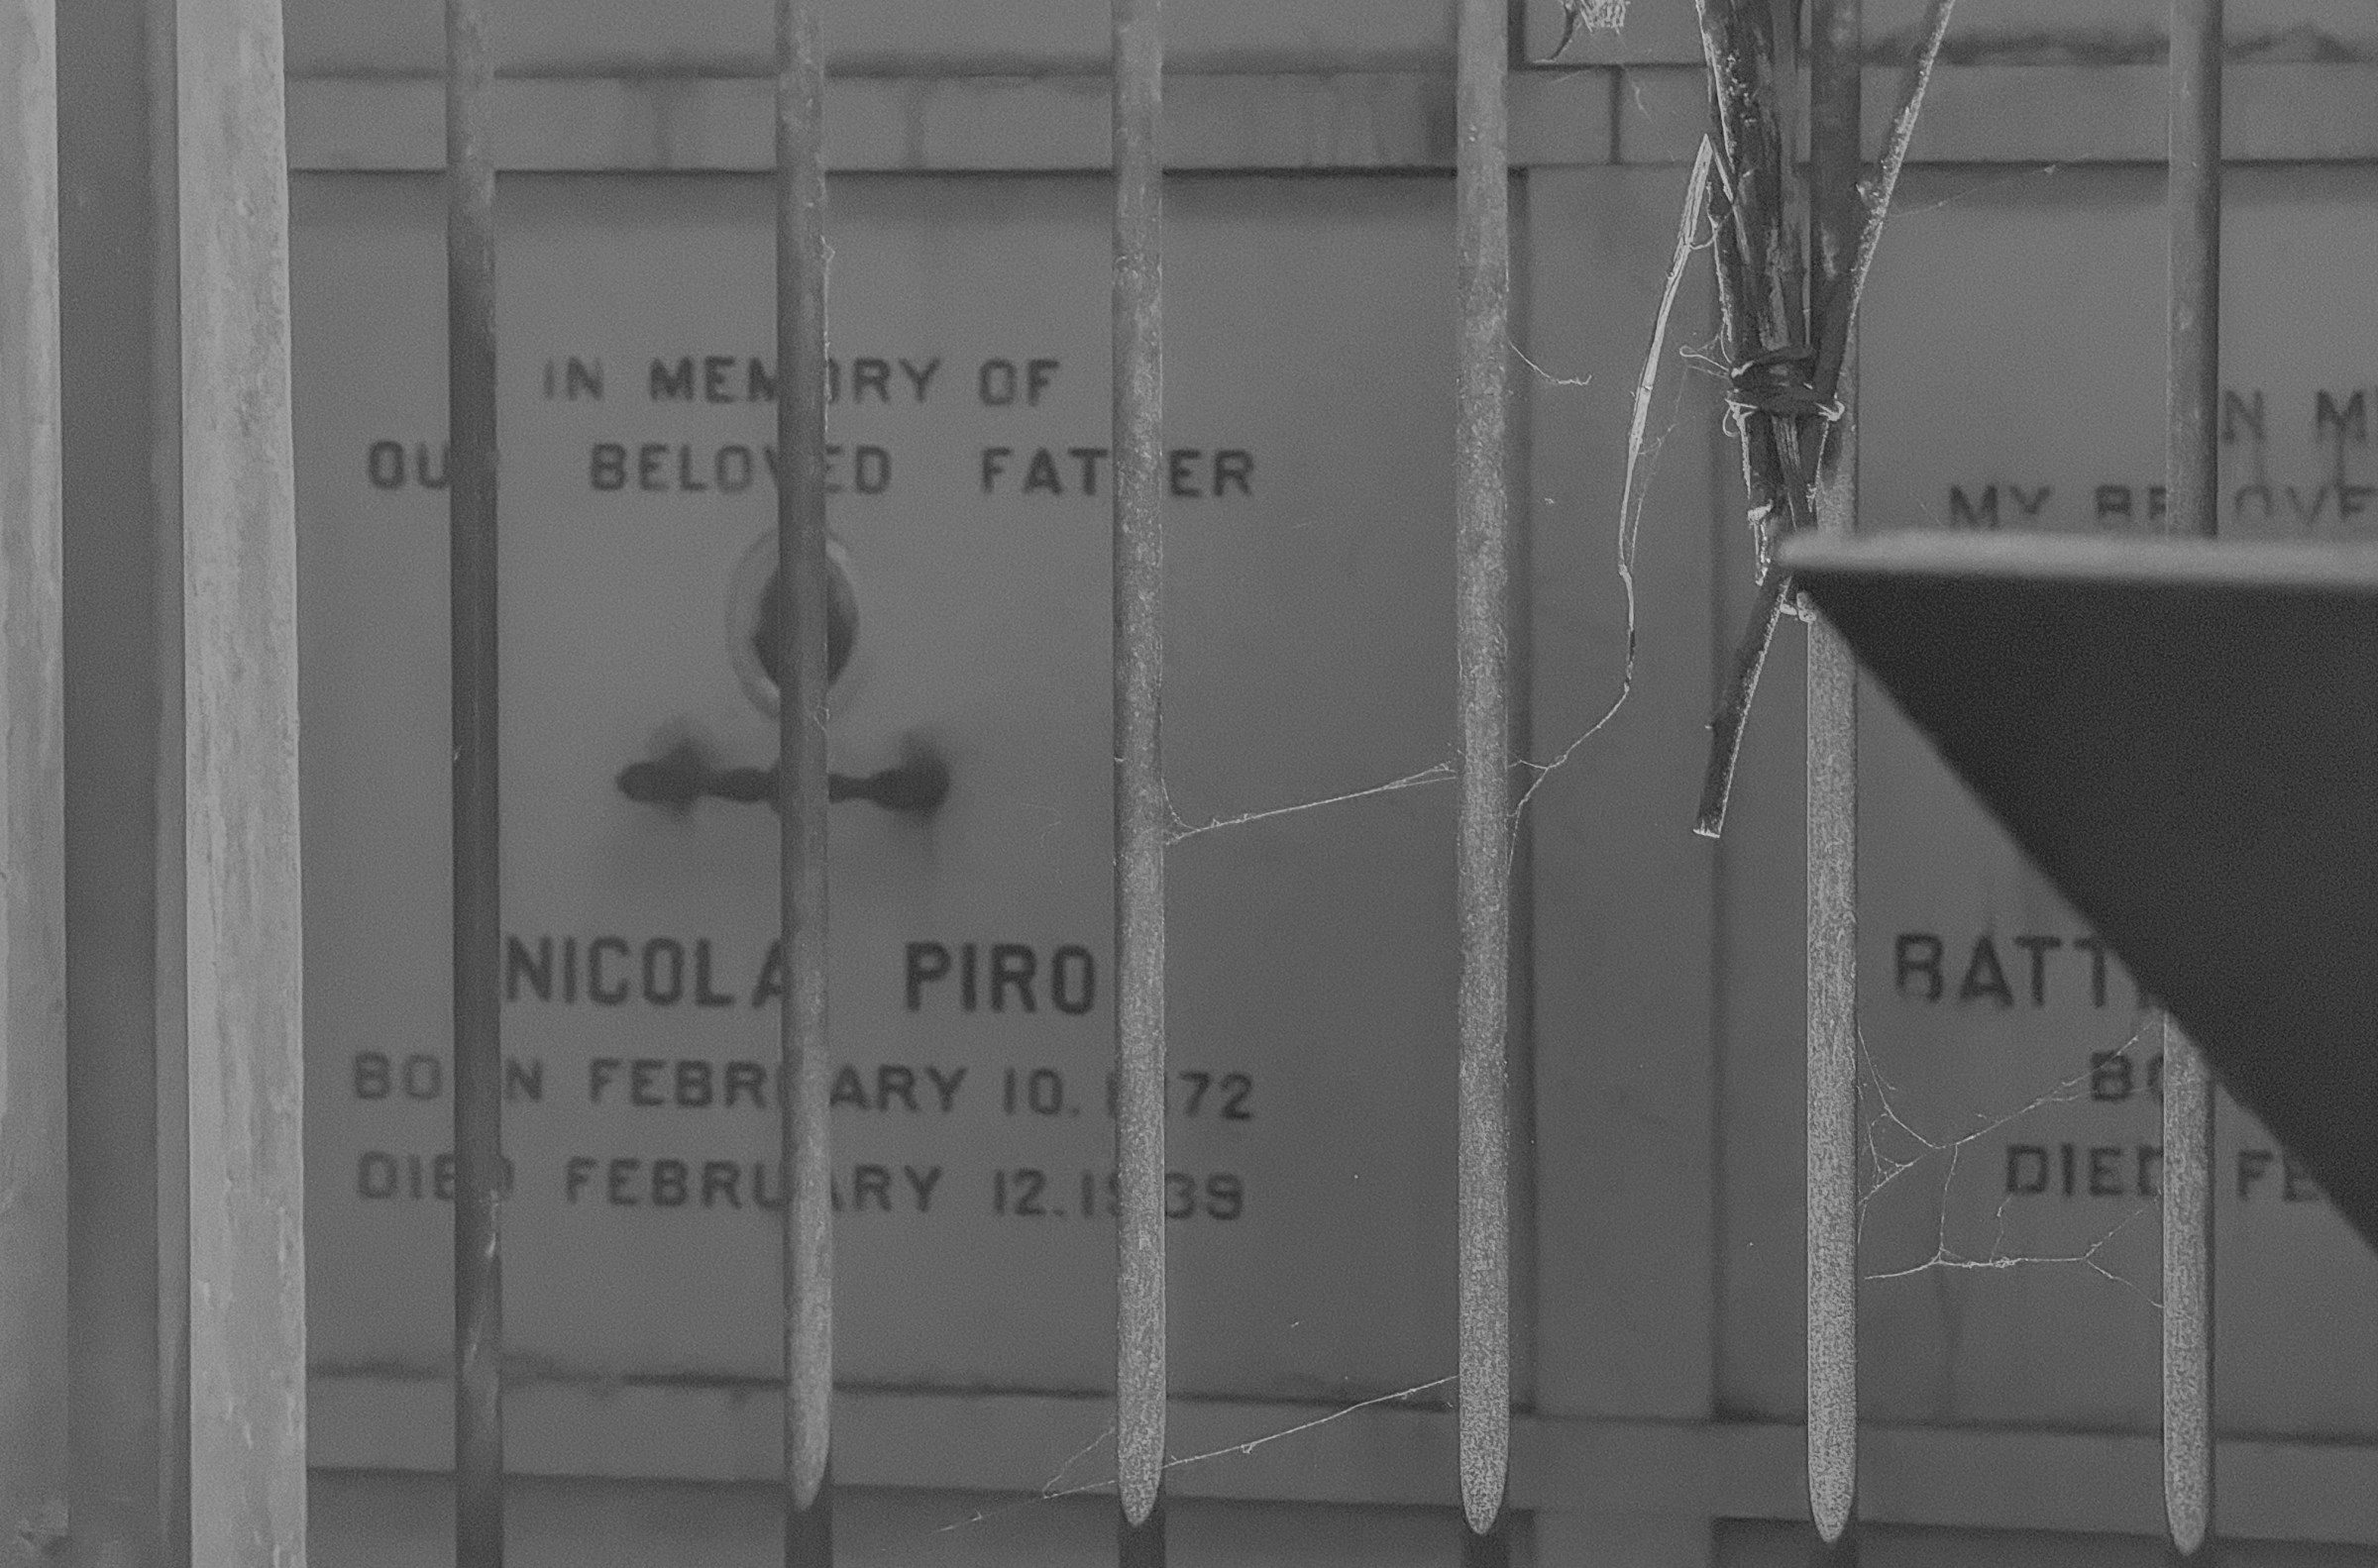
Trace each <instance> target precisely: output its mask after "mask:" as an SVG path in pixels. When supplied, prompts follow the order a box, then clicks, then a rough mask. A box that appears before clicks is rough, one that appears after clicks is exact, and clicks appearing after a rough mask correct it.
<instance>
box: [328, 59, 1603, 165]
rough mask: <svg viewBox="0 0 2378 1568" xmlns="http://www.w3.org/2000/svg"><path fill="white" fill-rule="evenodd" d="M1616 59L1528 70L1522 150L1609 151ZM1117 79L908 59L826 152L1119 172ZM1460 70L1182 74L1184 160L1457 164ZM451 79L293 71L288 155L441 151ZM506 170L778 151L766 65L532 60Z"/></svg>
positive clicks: (510, 99) (508, 105)
mask: <svg viewBox="0 0 2378 1568" xmlns="http://www.w3.org/2000/svg"><path fill="white" fill-rule="evenodd" d="M1611 88H1612V80H1611V78H1610V77H1609V75H1608V74H1606V73H1605V74H1601V75H1581V76H1574V77H1560V78H1554V77H1549V76H1548V77H1515V78H1513V80H1512V86H1511V147H1512V158H1513V161H1514V162H1515V163H1517V164H1520V165H1523V166H1526V165H1537V164H1541V165H1554V164H1571V163H1575V164H1592V163H1604V162H1607V161H1609V155H1610V92H1611ZM1109 92H1110V87H1109V81H1108V77H1107V76H1106V74H1105V73H1104V72H1101V73H1099V74H1097V75H1072V76H1032V77H1022V76H1016V77H1008V76H957V77H935V76H908V77H901V76H892V77H862V78H856V79H835V80H831V81H828V82H827V84H826V99H825V157H826V164H827V167H828V168H830V169H832V170H834V171H836V172H869V171H913V170H924V169H947V170H951V171H976V172H981V171H992V170H999V171H1006V170H1021V171H1059V170H1063V171H1072V172H1078V173H1099V174H1103V173H1105V172H1106V171H1107V169H1108V167H1109V165H1110V162H1111V160H1112V149H1111V146H1110V127H1109V118H1110V108H1109V103H1108V98H1109ZM1452 94H1453V78H1452V77H1451V76H1448V75H1442V74H1431V73H1425V72H1412V71H1346V72H1329V73H1303V74H1284V75H1253V74H1248V75H1221V76H1173V77H1169V78H1168V79H1167V80H1166V82H1165V85H1164V161H1165V166H1166V167H1167V168H1171V169H1262V170H1280V171H1294V170H1305V169H1451V168H1452V167H1453V164H1454V143H1453V137H1452V134H1451V123H1450V116H1449V115H1448V113H1447V107H1448V105H1449V103H1450V100H1451V97H1452ZM437 102H438V100H437V87H436V83H435V82H433V81H428V80H424V79H420V78H413V77H386V76H381V77H345V76H325V77H299V78H296V79H294V80H292V81H291V82H290V84H289V115H290V120H289V125H290V144H289V147H290V163H291V166H292V167H295V168H301V169H322V170H333V169H356V170H389V171H393V170H403V169H413V170H421V171H430V170H434V169H436V168H439V167H441V166H442V156H443V155H442V152H441V148H442V143H441V142H440V139H439V131H438V113H439V111H438V106H437ZM495 116H496V137H495V143H496V151H497V157H498V159H499V161H500V162H501V164H502V166H503V167H504V168H506V169H524V170H554V171H566V170H607V169H643V170H654V171H663V170H681V169H682V170H743V171H749V172H753V173H762V172H765V171H767V170H769V169H771V168H773V167H775V144H774V140H773V133H772V129H771V128H772V126H773V124H774V118H775V110H774V106H773V103H772V101H771V84H770V82H768V81H767V80H765V79H744V78H717V77H703V78H667V77H659V78H655V77H638V78H621V77H529V78H522V79H516V80H515V79H506V80H503V81H500V82H498V83H497V84H496V89H495Z"/></svg>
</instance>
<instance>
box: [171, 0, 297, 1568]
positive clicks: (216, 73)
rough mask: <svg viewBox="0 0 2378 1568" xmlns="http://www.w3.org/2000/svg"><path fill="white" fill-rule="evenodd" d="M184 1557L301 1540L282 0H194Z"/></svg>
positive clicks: (270, 1549) (185, 320) (189, 136)
mask: <svg viewBox="0 0 2378 1568" xmlns="http://www.w3.org/2000/svg"><path fill="white" fill-rule="evenodd" d="M180 5H181V12H180V27H179V30H178V38H179V50H178V52H179V74H180V102H181V104H182V107H183V109H184V111H185V113H184V114H183V115H182V116H181V123H180V134H179V142H180V155H181V156H180V178H181V182H182V185H183V199H182V203H181V211H182V218H183V221H182V224H181V261H182V268H183V273H184V277H185V279H186V285H187V286H186V288H185V290H184V300H183V305H182V345H183V353H184V355H185V357H186V361H187V373H186V374H185V375H184V376H183V378H182V380H183V388H182V409H183V420H184V424H185V437H186V439H185V441H184V443H183V465H182V474H183V478H182V483H183V491H184V505H183V525H184V526H183V535H182V572H181V575H180V577H181V582H182V593H183V597H184V605H185V608H184V613H183V628H184V645H183V646H184V659H185V661H186V679H185V684H184V687H183V692H182V697H183V701H184V703H185V707H186V719H185V748H186V749H185V754H184V756H185V761H184V776H185V779H186V784H187V793H186V800H185V802H184V804H183V810H184V811H185V813H186V815H185V818H184V820H185V833H184V844H185V856H186V859H185V861H184V865H185V869H186V876H185V882H186V889H187V903H186V932H187V943H188V947H187V952H188V966H187V978H186V993H185V994H186V997H187V1004H188V1045H189V1057H188V1100H187V1105H188V1112H187V1113H188V1125H189V1166H188V1169H189V1171H190V1174H191V1180H190V1184H189V1193H190V1207H189V1225H190V1250H189V1270H190V1281H191V1299H190V1312H189V1324H190V1326H189V1334H190V1353H189V1358H188V1359H189V1369H190V1372H189V1375H190V1395H191V1397H190V1426H191V1433H190V1448H189V1452H190V1465H191V1485H190V1488H189V1518H188V1523H187V1528H188V1531H189V1540H190V1560H191V1561H192V1562H194V1563H292V1564H293V1563H297V1562H301V1561H302V1560H303V1558H304V1554H305V1479H306V1478H305V1238H304V1153H305V1136H304V1114H303V1104H302V1101H303V1087H304V1079H305V1061H304V1053H303V1051H302V1049H301V1044H300V1038H301V1029H300V967H301V966H300V955H299V932H300V910H299V874H298V832H297V533H296V514H297V496H296V479H295V456H294V452H293V450H292V443H291V435H290V425H289V408H290V402H289V396H290V394H289V267H288V160H287V155H286V138H285V135H284V131H283V125H284V116H283V105H282V85H281V31H280V0H180Z"/></svg>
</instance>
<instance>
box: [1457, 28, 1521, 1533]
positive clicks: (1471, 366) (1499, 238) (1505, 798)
mask: <svg viewBox="0 0 2378 1568" xmlns="http://www.w3.org/2000/svg"><path fill="white" fill-rule="evenodd" d="M1508 28H1509V13H1508V9H1507V8H1506V7H1505V6H1504V5H1503V3H1502V0H1462V5H1461V13H1460V22H1459V38H1458V49H1459V61H1458V67H1457V72H1456V81H1455V97H1456V105H1455V120H1456V124H1457V140H1456V144H1455V173H1454V192H1455V195H1454V201H1455V226H1456V232H1455V252H1454V266H1455V274H1456V285H1455V286H1456V292H1457V298H1458V302H1459V309H1460V324H1459V338H1458V342H1459V362H1458V365H1457V368H1456V376H1457V383H1456V396H1457V400H1458V410H1457V413H1456V427H1455V446H1454V465H1455V467H1454V485H1455V490H1454V517H1455V521H1454V533H1455V557H1456V562H1457V572H1456V587H1455V593H1456V600H1455V617H1456V618H1455V627H1456V630H1455V636H1456V642H1457V652H1456V659H1457V676H1458V682H1459V684H1458V688H1457V689H1458V694H1457V701H1458V702H1459V726H1460V730H1459V753H1460V759H1461V799H1460V806H1459V841H1458V846H1457V860H1456V873H1455V875H1456V883H1457V888H1456V900H1457V907H1458V918H1459V932H1460V947H1461V978H1460V989H1459V994H1458V997H1457V1003H1456V1010H1457V1020H1456V1021H1457V1026H1458V1030H1459V1052H1460V1063H1459V1090H1458V1109H1459V1145H1458V1165H1459V1181H1458V1190H1457V1196H1456V1202H1457V1205H1458V1214H1459V1281H1460V1284H1459V1294H1460V1301H1459V1325H1460V1340H1461V1342H1460V1353H1459V1361H1458V1363H1457V1365H1458V1367H1459V1372H1460V1382H1459V1390H1460V1395H1459V1441H1460V1472H1461V1473H1460V1483H1461V1512H1462V1516H1463V1517H1464V1518H1465V1519H1466V1520H1467V1521H1468V1524H1469V1527H1470V1529H1471V1531H1473V1532H1474V1533H1476V1534H1480V1535H1483V1534H1485V1533H1486V1532H1487V1531H1489V1530H1491V1529H1493V1528H1494V1526H1495V1522H1496V1519H1497V1518H1498V1517H1499V1516H1500V1515H1501V1513H1502V1507H1503V1496H1504V1493H1505V1491H1506V1489H1507V1487H1508V1478H1509V1469H1510V1449H1511V1211H1510V1204H1511V1190H1510V1148H1511V1127H1510V1103H1509V1092H1510V1091H1509V1079H1510V1057H1509V1049H1510V1039H1509V1027H1508V1025H1509V1009H1510V985H1511V958H1510V954H1511V858H1510V857H1511V804H1512V802H1511V672H1510V629H1509V615H1510V591H1511V509H1510V494H1509V478H1510V476H1509V468H1508V464H1509V455H1508V453H1509V413H1510V408H1509V404H1510V374H1509V370H1510V357H1511V207H1510V188H1511V186H1510V163H1509V137H1508V129H1509V127H1508V116H1507V113H1506V107H1505V103H1504V97H1503V78H1504V74H1505V71H1506V68H1507V66H1508V63H1509V59H1510V43H1509V38H1508Z"/></svg>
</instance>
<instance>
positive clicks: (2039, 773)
mask: <svg viewBox="0 0 2378 1568" xmlns="http://www.w3.org/2000/svg"><path fill="white" fill-rule="evenodd" d="M1792 559H1793V561H1794V571H1795V572H1798V573H1800V574H1801V577H1800V580H1801V581H1802V582H1803V583H1804V584H1805V586H1806V588H1807V590H1808V591H1809V592H1810V593H1811V594H1812V595H1813V596H1814V597H1815V599H1816V601H1817V603H1818V605H1819V607H1820V608H1822V609H1823V610H1824V612H1825V613H1826V615H1827V616H1828V618H1830V619H1831V620H1833V621H1834V623H1835V624H1836V625H1838V626H1840V627H1841V628H1842V630H1843V632H1844V633H1845V634H1846V635H1847V636H1848V637H1849V639H1850V642H1851V644H1852V646H1853V647H1855V648H1856V649H1857V650H1858V652H1859V656H1860V658H1861V659H1862V660H1863V661H1864V662H1865V664H1866V665H1867V667H1868V668H1869V669H1871V670H1873V671H1874V672H1875V674H1876V676H1877V677H1878V679H1881V680H1883V682H1884V683H1885V684H1886V685H1887V686H1888V687H1889V688H1890V689H1891V691H1892V695H1893V696H1894V698H1896V699H1897V701H1898V703H1899V705H1900V706H1901V707H1902V708H1903V709H1904V710H1905V711H1906V712H1907V713H1908V715H1909V716H1910V717H1911V718H1912V719H1913V720H1914V721H1915V722H1916V724H1917V725H1919V726H1920V727H1921V728H1922V729H1923V730H1924V731H1925V732H1926V733H1927V734H1928V735H1930V736H1931V737H1932V739H1933V741H1934V743H1935V744H1936V745H1937V746H1938V747H1939V748H1940V751H1941V753H1942V756H1943V757H1944V758H1945V759H1946V760H1947V762H1948V763H1949V765H1950V766H1951V767H1952V768H1954V769H1955V770H1956V772H1957V773H1958V775H1959V776H1960V777H1961V778H1962V779H1964V780H1965V782H1966V783H1967V784H1969V785H1970V786H1971V787H1972V788H1973V789H1974V791H1975V792H1976V793H1977V794H1978V795H1979V796H1980V797H1981V799H1982V800H1983V802H1984V803H1985V804H1986V805H1988V806H1989V807H1990V808H1991V810H1992V811H1993V812H1994V813H1995V814H1996V815H1997V816H1998V817H1999V819H2000V821H2001V822H2003V823H2004V824H2005V826H2006V827H2007V829H2008V830H2009V831H2010V832H2011V833H2013V834H2014V836H2015V838H2016V840H2017V842H2018V843H2020V844H2022V845H2023V847H2024V849H2025V851H2026V853H2027V854H2029V855H2030V857H2031V858H2032V859H2033V861H2034V862H2035V863H2036V864H2037V865H2038V866H2039V867H2040V869H2041V870H2042V871H2044V872H2045V873H2046V874H2047V875H2048V876H2049V878H2050V879H2051V880H2053V881H2054V882H2055V883H2056V884H2057V886H2058V887H2059V888H2061V889H2063V891H2064V892H2065V894H2066V895H2067V896H2068V897H2069V898H2071V900H2072V901H2073V903H2074V905H2075V907H2077V908H2079V909H2080V910H2081V911H2082V912H2083V913H2084V914H2086V915H2088V916H2090V917H2092V918H2093V919H2094V920H2095V921H2096V922H2097V923H2098V925H2099V926H2100V927H2101V929H2102V930H2103V931H2104V932H2105V935H2106V938H2107V940H2108V942H2109V943H2110V944H2111V946H2112V948H2113V950H2114V951H2115V952H2116V953H2118V954H2119V955H2120V956H2121V957H2122V959H2123V961H2124V963H2125V964H2126V965H2127V966H2128V967H2129V969H2130V970H2131V971H2132V973H2134V974H2135V975H2137V977H2138V980H2139V983H2140V985H2141V986H2142V987H2143V988H2144V989H2145V990H2146V991H2147V992H2149V993H2151V994H2152V995H2154V996H2156V997H2158V998H2160V999H2161V1000H2162V1001H2163V1002H2164V1003H2165V1004H2166V1005H2168V1006H2169V1007H2170V1009H2171V1011H2172V1013H2173V1015H2174V1016H2175V1017H2177V1018H2178V1019H2179V1020H2181V1022H2182V1023H2183V1024H2184V1025H2186V1026H2187V1027H2188V1029H2189V1031H2190V1033H2191V1034H2192V1035H2193V1036H2195V1037H2196V1039H2197V1040H2198V1041H2199V1042H2200V1044H2201V1045H2202V1048H2203V1049H2204V1050H2205V1051H2206V1052H2207V1054H2208V1055H2209V1056H2210V1057H2211V1058H2212V1060H2213V1064H2214V1066H2215V1068H2216V1070H2217V1071H2218V1073H2219V1074H2220V1077H2221V1080H2222V1082H2223V1084H2224V1085H2225V1087H2227V1088H2228V1089H2229V1091H2230V1092H2231V1093H2232V1094H2233V1095H2234V1096H2235V1097H2236V1098H2237V1099H2238V1100H2239V1101H2240V1102H2241V1103H2243V1104H2244V1105H2246V1106H2247V1107H2248V1108H2250V1109H2252V1110H2253V1111H2255V1113H2256V1114H2258V1115H2260V1116H2261V1117H2262V1118H2263V1119H2264V1120H2265V1121H2266V1122H2267V1123H2268V1124H2269V1126H2270V1128H2271V1130H2272V1131H2273V1132H2274V1133H2276V1134H2277V1135H2278V1136H2279V1137H2280V1138H2282V1139H2283V1140H2285V1142H2286V1143H2287V1145H2288V1147H2289V1148H2290V1149H2291V1150H2292V1151H2293V1152H2294V1153H2295V1154H2297V1155H2298V1156H2300V1157H2301V1158H2302V1159H2303V1160H2304V1161H2305V1163H2306V1164H2307V1165H2309V1166H2310V1167H2311V1169H2312V1171H2313V1173H2314V1174H2315V1175H2317V1176H2318V1178H2319V1179H2320V1182H2321V1185H2322V1187H2323V1188H2324V1191H2325V1192H2326V1193H2327V1194H2328V1196H2329V1198H2330V1199H2331V1200H2332V1201H2333V1202H2335V1203H2336V1205H2337V1206H2338V1207H2339V1208H2340V1209H2341V1210H2342V1211H2343V1212H2344V1214H2345V1215H2346V1217H2348V1218H2349V1219H2351V1220H2352V1221H2353V1222H2354V1223H2355V1225H2356V1226H2357V1227H2359V1228H2360V1229H2361V1230H2362V1232H2363V1234H2364V1236H2365V1237H2378V1165H2374V1164H2373V1163H2372V1162H2371V1161H2370V1160H2369V1159H2368V1158H2367V1156H2366V1153H2365V1151H2364V1149H2363V1143H2364V1141H2365V1130H2366V1128H2367V1126H2368V1124H2369V1119H2370V1116H2371V1115H2372V1114H2373V1113H2378V1062H2374V1061H2373V1060H2372V1059H2371V1058H2370V1056H2369V1053H2368V1050H2367V1045H2366V1042H2367V1041H2368V1040H2369V1038H2371V1035H2372V1032H2373V1030H2378V997H2373V995H2372V994H2371V993H2370V992H2369V989H2368V988H2367V987H2366V986H2364V985H2363V984H2362V977H2361V976H2360V974H2359V973H2358V972H2357V971H2355V970H2353V969H2352V968H2351V967H2350V966H2340V965H2337V964H2334V963H2333V962H2331V961H2330V960H2329V959H2328V958H2327V957H2326V956H2325V955H2326V952H2327V951H2328V944H2329V943H2330V942H2332V941H2334V940H2336V939H2337V938H2338V937H2339V936H2340V934H2341V935H2343V936H2345V937H2348V938H2349V937H2350V935H2351V933H2355V932H2359V931H2364V930H2367V929H2369V928H2371V926H2372V925H2373V924H2374V923H2378V910H2374V909H2373V908H2372V907H2371V889H2372V888H2373V887H2374V886H2378V878H2374V876H2373V873H2378V825H2373V823H2372V821H2371V819H2370V817H2369V814H2368V812H2367V811H2366V810H2365V809H2364V805H2365V802H2366V801H2367V800H2368V799H2369V797H2370V793H2371V791H2372V790H2373V789H2374V788H2378V709H2373V708H2372V707H2371V705H2370V703H2369V702H2368V700H2367V698H2366V695H2365V688H2366V685H2367V682H2368V679H2369V675H2370V672H2371V671H2372V670H2373V669H2378V552H2373V551H2371V550H2370V549H2368V548H2366V547H2362V546H2295V547H2289V546H2231V545H2219V546H2216V545H2210V544H2181V543H2164V542H2154V543H2148V542H2141V541H2135V540H2130V539H2090V540H2068V539H2045V538H2000V539H1989V538H1955V537H1930V536H1922V535H1909V536H1903V537H1899V538H1893V539H1886V540H1871V541H1860V542H1856V543H1854V544H1848V545H1837V544H1834V543H1832V542H1830V541H1825V542H1821V543H1817V544H1811V545H1810V546H1809V547H1808V548H1806V549H1805V550H1802V551H1799V552H1797V553H1795V555H1794V556H1793V558H1792ZM2166 1072H2167V1075H2168V1073H2169V1069H2168V1067H2167V1069H2166ZM2165 1094H2166V1097H2167V1099H2166V1102H2167V1104H2168V1103H2169V1101H2170V1098H2172V1096H2171V1089H2170V1085H2169V1079H2168V1077H2167V1080H2166V1089H2165ZM2166 1157H2167V1159H2168V1155H2167V1156H2166ZM2167 1183H2168V1178H2167ZM2168 1190H2169V1189H2168V1185H2167V1191H2168Z"/></svg>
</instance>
